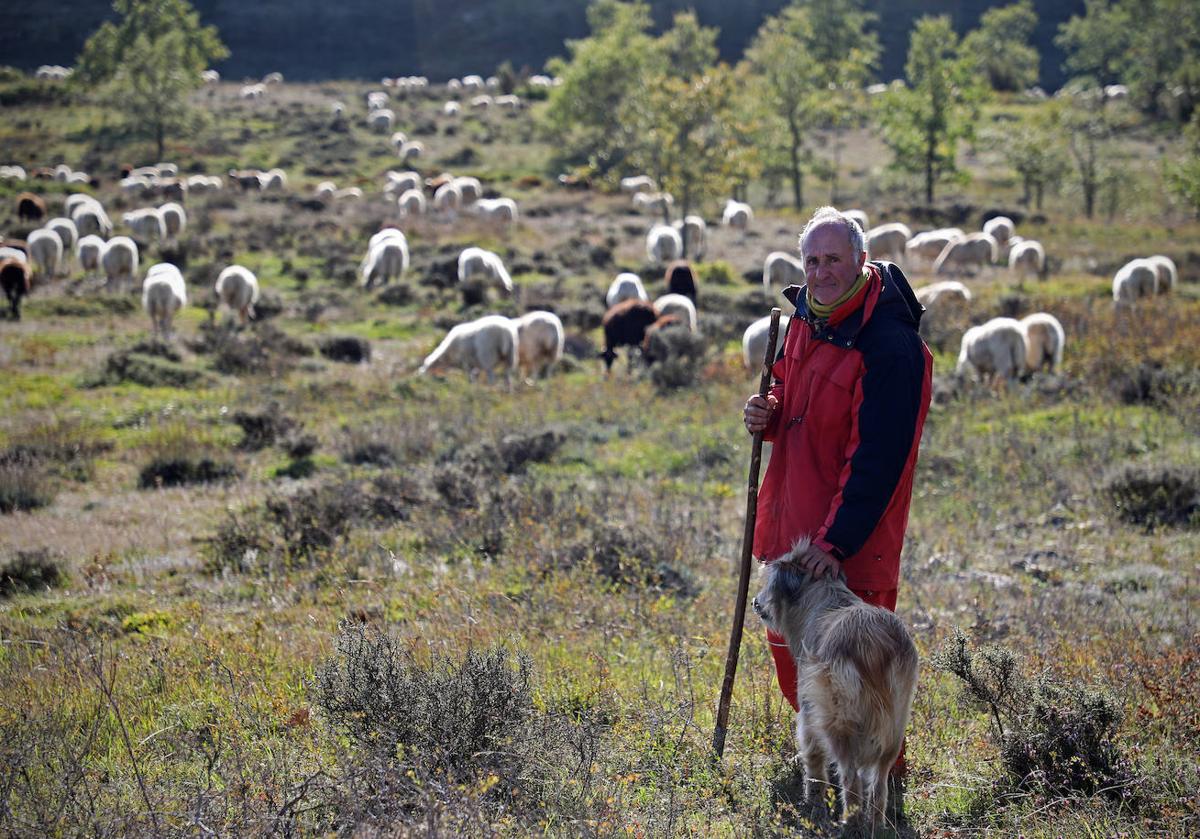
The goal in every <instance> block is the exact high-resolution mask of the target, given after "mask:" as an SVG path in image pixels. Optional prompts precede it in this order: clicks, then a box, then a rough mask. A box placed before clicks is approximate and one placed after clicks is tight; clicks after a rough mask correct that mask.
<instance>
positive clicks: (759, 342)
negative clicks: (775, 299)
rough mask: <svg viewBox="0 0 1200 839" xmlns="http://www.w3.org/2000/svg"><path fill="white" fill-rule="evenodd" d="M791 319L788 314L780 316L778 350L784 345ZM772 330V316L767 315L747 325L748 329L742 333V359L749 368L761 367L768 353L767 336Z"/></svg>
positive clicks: (776, 342)
mask: <svg viewBox="0 0 1200 839" xmlns="http://www.w3.org/2000/svg"><path fill="white" fill-rule="evenodd" d="M790 320H791V318H790V317H789V316H787V315H780V316H779V334H778V337H777V339H776V341H775V349H776V352H778V350H779V348H780V347H782V346H783V336H784V335H785V334H786V333H787V327H788V321H790ZM770 332H771V316H770V315H767V316H766V317H765V318H759V319H758V320H756V321H755V322H754V323H752V324H750V325H749V326H747V327H746V331H745V332H743V333H742V361H743V362H744V363H745V365H746V369H747V370H759V369H761V367H762V363H763V361H764V359H765V358H766V355H767V338H769V337H770Z"/></svg>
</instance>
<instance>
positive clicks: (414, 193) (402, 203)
mask: <svg viewBox="0 0 1200 839" xmlns="http://www.w3.org/2000/svg"><path fill="white" fill-rule="evenodd" d="M396 204H397V206H398V207H399V208H400V215H401V216H405V217H407V216H423V215H425V209H426V203H425V193H424V192H422V191H421V190H419V189H406V190H405V191H404V192H403V193H402V194H401V195H400V197H399V198H397V199H396Z"/></svg>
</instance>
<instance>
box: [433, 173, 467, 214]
mask: <svg viewBox="0 0 1200 839" xmlns="http://www.w3.org/2000/svg"><path fill="white" fill-rule="evenodd" d="M461 206H462V192H461V191H460V190H459V188H458V186H457V184H455V183H454V182H453V181H450V182H449V183H444V184H442V185H441V186H439V187H438V188H437V192H435V193H434V194H433V209H435V210H437V211H439V212H444V213H446V214H447V215H449V216H451V217H453V216H454V214H455V212H456V211H457V210H458V208H459V207H461Z"/></svg>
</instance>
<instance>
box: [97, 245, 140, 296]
mask: <svg viewBox="0 0 1200 839" xmlns="http://www.w3.org/2000/svg"><path fill="white" fill-rule="evenodd" d="M100 267H101V268H103V269H104V277H105V284H106V285H107V286H109V287H110V288H113V289H118V290H119V289H120V288H121V286H122V285H123V284H127V285H130V286H132V285H133V281H134V280H135V279H136V278H137V273H138V246H137V242H135V241H133V240H132V239H130V238H129V237H128V236H114V237H113V238H112V239H109V240H108V243H107V244H105V246H104V253H102V254H101V255H100Z"/></svg>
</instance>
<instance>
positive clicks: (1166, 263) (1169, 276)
mask: <svg viewBox="0 0 1200 839" xmlns="http://www.w3.org/2000/svg"><path fill="white" fill-rule="evenodd" d="M1146 261H1147V262H1149V263H1150V264H1151V265H1153V266H1154V271H1155V273H1156V274H1157V275H1158V282H1157V283H1156V284H1155V287H1154V291H1155V293H1156V294H1170V293H1171V291H1172V290H1174V288H1175V283H1176V282H1177V281H1178V279H1179V271H1178V269H1176V267H1175V261H1174V260H1173V259H1171V257H1169V256H1163V255H1162V254H1155V255H1154V256H1150V257H1146Z"/></svg>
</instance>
